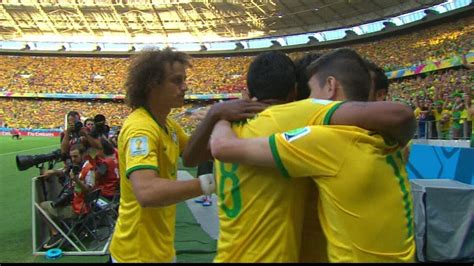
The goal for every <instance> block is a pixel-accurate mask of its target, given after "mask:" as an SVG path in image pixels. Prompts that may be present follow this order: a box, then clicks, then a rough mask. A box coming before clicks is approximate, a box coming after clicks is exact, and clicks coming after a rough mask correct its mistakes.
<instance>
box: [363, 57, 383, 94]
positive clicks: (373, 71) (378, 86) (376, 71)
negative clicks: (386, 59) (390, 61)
mask: <svg viewBox="0 0 474 266" xmlns="http://www.w3.org/2000/svg"><path fill="white" fill-rule="evenodd" d="M364 61H365V64H366V66H367V68H368V69H369V72H370V75H371V77H372V80H373V82H374V91H378V90H387V92H388V87H389V84H388V78H387V75H385V71H383V69H382V68H381V67H379V66H377V65H376V64H375V63H373V62H371V61H369V60H367V59H364Z"/></svg>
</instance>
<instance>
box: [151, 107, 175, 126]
mask: <svg viewBox="0 0 474 266" xmlns="http://www.w3.org/2000/svg"><path fill="white" fill-rule="evenodd" d="M148 111H149V112H150V114H151V115H152V116H153V119H155V121H156V122H157V123H158V124H159V125H160V126H162V127H165V126H166V118H167V117H168V114H169V113H170V112H171V109H161V108H149V109H148Z"/></svg>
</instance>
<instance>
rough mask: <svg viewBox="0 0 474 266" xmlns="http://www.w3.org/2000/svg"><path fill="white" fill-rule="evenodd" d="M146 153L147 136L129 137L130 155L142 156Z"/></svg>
mask: <svg viewBox="0 0 474 266" xmlns="http://www.w3.org/2000/svg"><path fill="white" fill-rule="evenodd" d="M147 154H148V137H145V136H143V137H135V138H132V139H130V155H131V156H142V155H147Z"/></svg>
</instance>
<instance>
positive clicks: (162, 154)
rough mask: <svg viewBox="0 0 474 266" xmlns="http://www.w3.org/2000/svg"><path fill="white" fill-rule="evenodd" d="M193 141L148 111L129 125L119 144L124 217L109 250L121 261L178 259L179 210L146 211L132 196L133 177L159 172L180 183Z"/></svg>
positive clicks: (135, 115)
mask: <svg viewBox="0 0 474 266" xmlns="http://www.w3.org/2000/svg"><path fill="white" fill-rule="evenodd" d="M187 141H188V136H187V135H186V133H185V132H184V131H183V129H182V128H181V127H179V126H178V124H176V122H174V121H172V120H171V119H169V118H168V119H167V121H166V128H163V127H161V126H159V125H158V123H157V122H155V120H154V119H153V117H152V115H151V114H150V113H149V112H148V111H147V110H145V109H144V108H138V109H136V110H134V111H133V112H132V113H131V114H130V116H129V117H128V118H127V119H126V120H125V122H124V124H123V127H122V130H121V132H120V136H119V141H118V150H119V166H120V167H119V169H120V176H121V177H122V178H120V214H119V217H118V220H117V223H116V226H115V232H114V234H113V237H112V242H111V245H110V252H111V254H112V257H113V258H114V259H116V260H117V261H118V262H171V261H173V259H174V257H175V249H174V235H175V218H176V206H175V205H172V206H168V207H160V208H142V207H141V206H140V204H139V203H138V201H137V199H136V197H135V194H134V193H133V188H132V184H131V182H130V180H129V176H130V174H131V173H132V172H133V171H135V170H139V169H155V170H156V171H157V172H158V176H159V177H161V178H166V179H171V180H176V174H177V162H178V157H179V155H180V154H181V152H182V151H183V150H184V147H185V145H186V143H187Z"/></svg>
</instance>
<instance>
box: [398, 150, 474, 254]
mask: <svg viewBox="0 0 474 266" xmlns="http://www.w3.org/2000/svg"><path fill="white" fill-rule="evenodd" d="M445 142H447V141H445ZM443 144H445V145H449V143H443ZM453 144H455V145H456V146H457V147H452V146H451V147H449V146H431V145H422V144H413V145H412V147H411V151H410V156H409V161H408V164H407V171H408V177H409V179H410V184H411V190H412V196H413V205H414V222H415V242H416V248H417V259H418V260H419V261H421V262H443V261H444V262H447V261H448V262H453V261H456V262H468V261H471V262H472V261H474V186H473V184H474V149H472V148H464V147H462V146H464V143H451V145H453ZM460 144H461V145H462V146H461V145H460ZM460 146H461V147H460Z"/></svg>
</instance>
